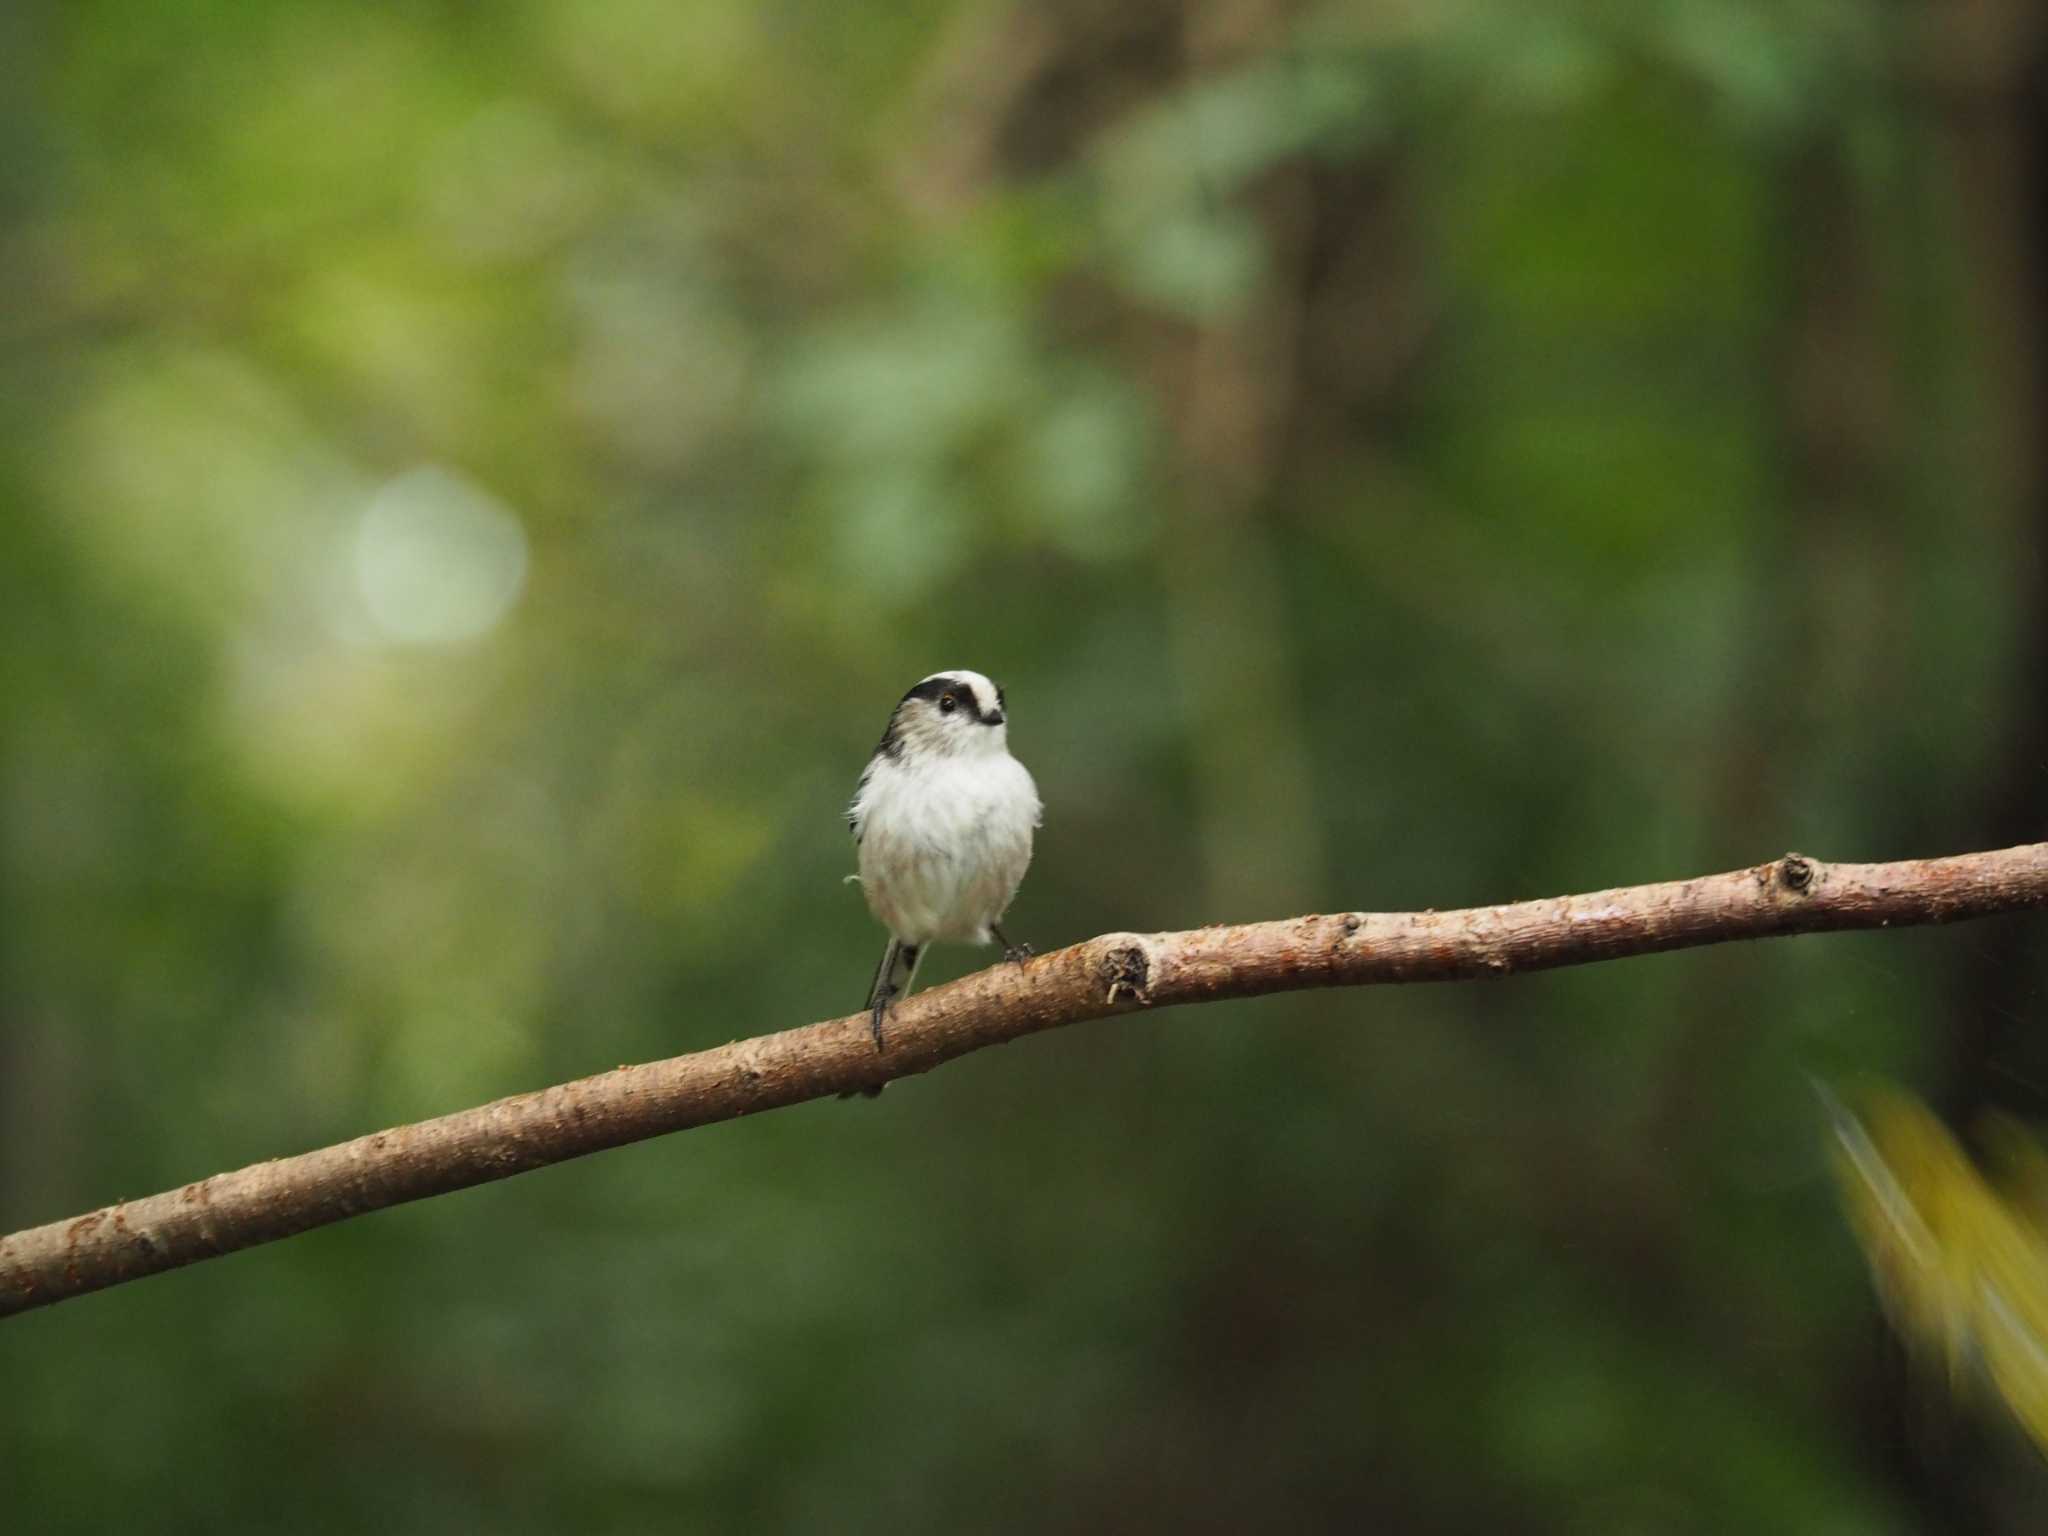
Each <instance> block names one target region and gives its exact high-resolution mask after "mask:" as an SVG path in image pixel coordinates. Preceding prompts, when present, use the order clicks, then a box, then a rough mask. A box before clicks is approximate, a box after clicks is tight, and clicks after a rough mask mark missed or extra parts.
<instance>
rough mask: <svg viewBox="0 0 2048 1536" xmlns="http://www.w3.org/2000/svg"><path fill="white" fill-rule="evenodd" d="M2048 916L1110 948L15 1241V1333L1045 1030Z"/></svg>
mask: <svg viewBox="0 0 2048 1536" xmlns="http://www.w3.org/2000/svg"><path fill="white" fill-rule="evenodd" d="M2043 905H2048V843H2030V844H2027V845H2025V846H2022V847H2018V848H2006V849H2001V850H1998V851H1996V852H1991V853H1968V854H1958V855H1956V856H1954V857H1951V858H1940V859H1915V860H1907V861H1903V862H1900V863H1896V864H1823V863H1820V862H1818V861H1816V860H1813V859H1809V858H1806V857H1804V856H1802V855H1800V854H1787V855H1785V857H1784V858H1782V859H1778V860H1775V861H1773V862H1772V863H1769V864H1762V865H1758V866H1756V867H1755V868H1752V869H1742V870H1736V871H1734V872H1732V873H1730V874H1723V875H1708V876H1705V877H1703V878H1701V879H1697V880H1684V881H1673V882H1669V883H1666V884H1661V885H1638V886H1630V887H1627V888H1625V889H1622V890H1613V891H1599V892H1595V893H1594V894H1591V895H1585V896H1560V897H1555V898H1552V899H1549V900H1545V901H1524V902H1517V903H1515V904H1513V905H1510V906H1499V907H1473V908H1468V909H1466V910H1464V911H1456V912H1398V913H1359V912H1349V913H1338V914H1335V915H1331V916H1320V917H1299V918H1290V919H1285V920H1282V921H1278V922H1268V923H1250V924H1246V925H1244V926H1242V927H1234V928H1225V927H1217V928H1201V929H1196V930H1194V931H1192V932H1188V933H1154V934H1135V933H1113V934H1107V935H1104V936H1103V937H1101V938H1097V939H1090V940H1088V941H1087V942H1086V943H1083V944H1076V945H1074V946H1073V947H1071V948H1069V949H1063V950H1060V951H1058V952H1057V953H1055V954H1049V955H1040V956H1038V957H1037V958H1036V959H1033V960H1029V961H1026V962H1024V963H1023V964H1022V965H1015V966H1013V965H996V966H992V967H990V968H989V969H987V970H984V971H980V972H977V973H976V974H974V975H972V976H967V977H963V978H962V979H960V980H959V981H956V982H953V983H951V984H950V985H948V986H943V987H936V988H934V989H932V990H931V991H929V992H925V993H922V994H920V995H918V996H916V997H913V998H911V999H909V1000H907V1001H906V1002H904V1003H902V1004H900V1005H899V1006H898V1007H897V1009H896V1010H895V1012H893V1013H892V1014H891V1016H890V1023H889V1032H888V1050H887V1052H886V1053H885V1054H881V1055H877V1054H876V1052H875V1048H874V1044H873V1042H872V1041H871V1039H870V1038H869V1035H868V1020H867V1015H866V1014H865V1013H858V1014H854V1015H851V1016H849V1017H847V1018H842V1019H831V1020H828V1021H826V1022H824V1023H820V1024H810V1025H806V1026H804V1027H803V1028H800V1029H790V1030H784V1031H782V1032H781V1033H779V1034H773V1035H762V1036H760V1037H758V1038H756V1039H751V1040H736V1041H733V1042H732V1043H731V1044H728V1045H721V1046H718V1047H716V1048H714V1049H712V1050H708V1051H697V1052H694V1053H692V1054H691V1055H688V1056H677V1057H673V1058H671V1059H670V1060H667V1061H657V1062H649V1063H647V1064H646V1065H643V1066H634V1067H620V1068H619V1069H618V1070H617V1071H613V1072H605V1073H602V1074H600V1075H598V1076H596V1077H586V1078H583V1079H582V1080H580V1081H578V1082H573V1083H562V1084H559V1085H558V1086H556V1087H552V1088H543V1089H541V1090H540V1091H538V1092H535V1093H523V1094H517V1095H515V1096H513V1097H511V1098H508V1099H500V1100H498V1101H497V1102H496V1103H494V1104H486V1105H483V1106H482V1107H480V1108H477V1109H467V1110H463V1111H461V1112H459V1113H457V1114H452V1115H443V1116H441V1117H440V1118H439V1119H435V1120H423V1121H421V1122H420V1123H418V1124H417V1125H405V1126H398V1127H395V1128H393V1129H391V1130H388V1131H379V1132H377V1133H376V1134H375V1135H373V1136H363V1137H359V1138H357V1139H356V1140H354V1141H349V1142H344V1143H342V1144H341V1145H339V1146H333V1147H324V1148H322V1149H321V1150H319V1151H317V1152H306V1153H302V1154H301V1155H299V1156H297V1157H287V1158H282V1159H279V1160H277V1161H274V1162H268V1163H258V1164H256V1165H254V1166H253V1167H249V1168H242V1169H238V1170H236V1171H235V1172H233V1173H222V1174H216V1175H214V1176H213V1177H212V1178H208V1179H201V1180H200V1181H199V1182H198V1183H196V1184H187V1185H186V1186H185V1187H184V1188H182V1189H176V1190H171V1191H169V1192H167V1193H165V1194H161V1195H152V1196H150V1197H149V1198H148V1199H146V1200H132V1201H124V1202H122V1203H120V1204H116V1205H111V1206H106V1207H103V1208H102V1209H100V1210H97V1211H93V1212H91V1213H90V1214H88V1215H84V1216H80V1217H78V1218H76V1219H75V1220H72V1221H59V1222H52V1223H51V1224H50V1225H48V1226H43V1227H32V1228H30V1229H28V1230H27V1231H24V1232H17V1233H15V1234H14V1235H13V1236H11V1237H6V1238H0V1316H5V1315H7V1314H9V1313H14V1312H25V1311H27V1310H29V1309H30V1308H32V1307H41V1306H47V1305H49V1304H50V1303H52V1302H56V1301H62V1300H64V1299H66V1298H67V1297H71V1296H80V1295H83V1294H85V1293H86V1292H88V1291H96V1290H100V1289H103V1288H104V1287H107V1286H110V1285H119V1284H122V1283H123V1282H125V1281H129V1280H137V1279H140V1278H142V1277H143V1276H144V1275H153V1274H157V1273H159V1272H160V1271H163V1270H167V1269H176V1268H178V1267H180V1266H181V1265H185V1264H192V1263H196V1262H197V1261H198V1260H200V1259H207V1258H212V1257H214V1256H216V1255H218V1254H223V1253H232V1252H234V1251H235V1250H236V1249H238V1248H249V1247H253V1246H255V1245H256V1244H258V1243H267V1242H272V1241H274V1240H276V1239H277V1238H281V1237H288V1236H290V1235H291V1234H293V1233H295V1232H304V1231H306V1230H307V1229H309V1228H311V1227H319V1226H325V1225H327V1224H328V1223H330V1222H336V1221H342V1220H345V1219H347V1218H348V1217H350V1216H359V1215H362V1214H363V1213H364V1212H366V1211H374V1210H380V1209H382V1208H383V1207H385V1206H389V1205H398V1204H401V1203H403V1202H404V1201H407V1200H421V1199H425V1198H426V1197H427V1196H429V1195H438V1194H445V1193H446V1192H448V1191H450V1190H456V1189H464V1188H467V1187H468V1186H470V1185H472V1184H482V1183H486V1182H488V1181H490V1180H492V1179H503V1178H508V1177H510V1176H511V1175H513V1174H515V1173H523V1172H525V1171H526V1170H528V1169H530V1168H540V1167H545V1166H546V1165H548V1164H550V1163H559V1162H564V1161H567V1160H568V1159H569V1158H572V1157H581V1156H582V1155H584V1154H585V1153H587V1152H596V1151H599V1150H601V1149H603V1148H606V1147H616V1146H621V1145H623V1144H625V1143H627V1142H632V1141H641V1140H644V1139H646V1138H647V1137H650V1136H659V1135H662V1134H663V1133H665V1132H668V1131H679V1130H684V1129H686V1128H688V1127H690V1126H696V1125H709V1124H711V1123H712V1122H714V1121H718V1120H732V1119H737V1118H738V1117H739V1116H741V1115H748V1114H753V1113H755V1112H757V1111H759V1110H764V1109H778V1108H780V1107H782V1106H783V1105H785V1104H797V1103H801V1102H803V1101H804V1100H806V1099H816V1098H823V1097H825V1096H827V1095H829V1094H835V1093H842V1092H845V1091H846V1090H848V1089H857V1088H864V1087H868V1086H871V1085H873V1084H876V1083H882V1082H886V1081H888V1080H889V1079H890V1078H894V1077H903V1076H907V1075H909V1074H911V1073H916V1072H927V1071H929V1070H931V1069H932V1068H933V1067H936V1066H938V1065H939V1064H940V1063H941V1062H946V1061H950V1060H952V1059H953V1058H954V1057H956V1056H963V1055H965V1054H966V1053H967V1052H969V1051H975V1050H980V1049H981V1048H982V1047H984V1046H989V1045H1000V1044H1002V1043H1003V1042H1005V1041H1009V1040H1015V1039H1017V1038H1019V1037H1020V1036H1023V1035H1029V1034H1035V1033H1037V1032H1038V1031H1039V1030H1044V1029H1055V1028H1058V1027H1059V1026H1061V1025H1063V1024H1077V1023H1080V1022H1082V1021H1083V1020H1086V1019H1099V1018H1102V1017H1105V1016H1106V1015H1109V1014H1117V1013H1131V1012H1135V1011H1138V1010H1141V1009H1151V1008H1167V1007H1172V1006H1174V1005H1175V1004H1179V1003H1203V1002H1213V1001H1216V1000H1217V999H1220V998H1227V997H1255V996H1259V995H1261V994H1264V993H1268V992H1291V991H1299V990H1303V989H1306V988H1310V987H1346V986H1368V985H1373V984H1377V983H1387V982H1411V981H1459V980H1468V979H1473V978H1481V977H1489V976H1507V975H1511V974H1512V973H1514V972H1516V971H1535V970H1547V969H1550V968H1552V967H1555V966H1563V965H1584V964H1588V963H1590V962H1593V961H1598V960H1614V959H1620V958H1622V957H1624V956H1627V955H1642V954H1651V953H1654V952H1656V951H1658V950H1666V949H1686V948H1691V947H1694V946H1698V945H1704V944H1719V943H1725V942H1727V941H1728V940H1731V939H1753V938H1766V937H1770V936H1773V935H1778V934H1793V933H1817V932H1822V931H1826V930H1833V929H1849V928H1884V927H1906V926H1912V925H1918V924H1926V923H1943V922H1950V921H1953V920H1955V919H1958V918H1970V917H1984V916H1988V915H1990V914H1992V913H1996V912H2009V911H2014V910H2017V909H2020V908H2025V907H2038V906H2043Z"/></svg>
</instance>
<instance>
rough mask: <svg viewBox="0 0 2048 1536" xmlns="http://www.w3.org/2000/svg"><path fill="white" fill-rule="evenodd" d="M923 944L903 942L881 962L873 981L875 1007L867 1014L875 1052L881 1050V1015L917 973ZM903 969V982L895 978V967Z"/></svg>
mask: <svg viewBox="0 0 2048 1536" xmlns="http://www.w3.org/2000/svg"><path fill="white" fill-rule="evenodd" d="M922 947H923V946H921V945H917V944H904V945H902V946H901V947H900V948H898V949H897V950H896V951H895V952H894V953H892V954H890V955H889V956H888V957H887V958H885V959H884V960H883V962H882V974H881V976H880V978H879V979H878V980H877V981H876V983H875V1008H874V1012H873V1013H871V1014H870V1015H869V1016H868V1028H869V1029H870V1030H871V1031H873V1033H874V1037H875V1053H876V1054H877V1055H879V1054H881V1051H882V1017H883V1015H884V1014H886V1013H887V1012H888V1011H889V1005H890V1004H891V1003H893V1002H894V1001H895V1000H896V999H897V998H899V997H901V996H902V995H903V988H904V986H907V985H908V984H909V981H910V978H911V977H913V976H915V975H916V974H917V960H918V954H919V951H920V950H921V949H922ZM899 966H901V967H902V970H903V982H902V983H901V984H899V983H898V982H897V980H896V970H897V967H899Z"/></svg>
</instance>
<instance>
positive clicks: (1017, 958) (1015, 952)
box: [1003, 944, 1038, 965]
mask: <svg viewBox="0 0 2048 1536" xmlns="http://www.w3.org/2000/svg"><path fill="white" fill-rule="evenodd" d="M1037 953H1038V951H1037V950H1035V949H1033V948H1032V947H1031V946H1030V945H1029V944H1006V945H1004V946H1003V959H1004V960H1005V961H1007V962H1008V963H1009V964H1011V965H1022V964H1023V963H1024V962H1025V961H1026V960H1029V959H1030V958H1031V957H1032V956H1033V955H1035V954H1037Z"/></svg>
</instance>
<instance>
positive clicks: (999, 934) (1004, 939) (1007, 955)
mask: <svg viewBox="0 0 2048 1536" xmlns="http://www.w3.org/2000/svg"><path fill="white" fill-rule="evenodd" d="M988 931H989V932H990V933H992V934H994V935H995V936H996V942H997V943H998V944H1000V945H1002V946H1003V958H1004V959H1005V960H1007V961H1009V962H1010V963H1011V964H1012V965H1016V964H1021V963H1022V962H1023V961H1026V960H1029V959H1030V958H1031V953H1032V951H1031V946H1030V945H1029V944H1012V943H1011V942H1010V940H1009V937H1008V936H1007V935H1006V934H1004V932H1003V930H1002V929H1000V928H998V927H997V926H996V925H995V924H994V923H990V924H989V925H988Z"/></svg>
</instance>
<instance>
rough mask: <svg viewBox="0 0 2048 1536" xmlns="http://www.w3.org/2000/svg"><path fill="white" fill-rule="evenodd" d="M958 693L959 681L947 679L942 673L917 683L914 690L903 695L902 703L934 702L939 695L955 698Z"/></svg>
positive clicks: (957, 679) (955, 678) (951, 678)
mask: <svg viewBox="0 0 2048 1536" xmlns="http://www.w3.org/2000/svg"><path fill="white" fill-rule="evenodd" d="M959 692H960V679H959V678H957V677H948V676H947V675H946V674H945V673H943V672H942V673H940V674H939V675H938V676H937V677H928V678H926V679H925V680H924V681H923V682H921V683H919V684H918V685H917V686H916V687H915V688H913V689H911V690H910V692H908V693H906V694H905V695H903V702H904V703H905V704H908V703H909V702H910V701H911V700H912V699H933V700H936V699H937V698H938V697H939V696H940V695H941V694H946V693H950V694H953V695H954V696H955V697H956V698H957V697H958V696H959Z"/></svg>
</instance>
